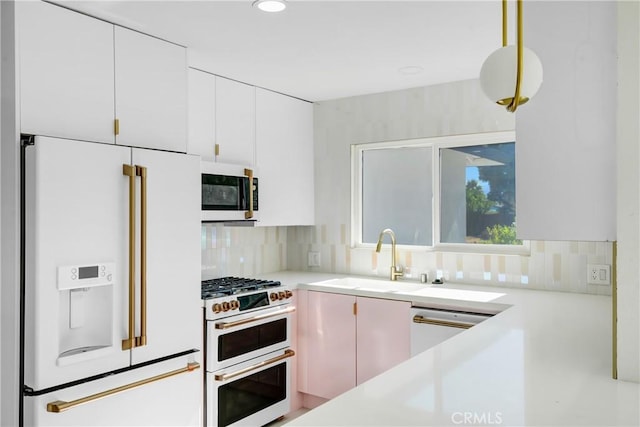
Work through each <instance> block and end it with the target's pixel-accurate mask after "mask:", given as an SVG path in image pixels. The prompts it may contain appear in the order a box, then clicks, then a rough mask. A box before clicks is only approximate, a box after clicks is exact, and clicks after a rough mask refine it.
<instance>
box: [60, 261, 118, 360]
mask: <svg viewBox="0 0 640 427" xmlns="http://www.w3.org/2000/svg"><path fill="white" fill-rule="evenodd" d="M115 277H116V275H115V264H114V263H99V264H92V265H86V264H85V265H71V266H61V267H58V290H59V298H60V312H59V313H60V316H59V319H58V330H59V349H60V354H59V356H58V361H57V363H58V365H60V366H61V365H67V364H70V363H76V362H80V361H84V360H89V359H93V358H95V357H100V356H102V355H103V354H105V353H106V352H111V351H112V350H113V348H114V313H115V311H114V303H115V301H114V282H113V281H114V278H115Z"/></svg>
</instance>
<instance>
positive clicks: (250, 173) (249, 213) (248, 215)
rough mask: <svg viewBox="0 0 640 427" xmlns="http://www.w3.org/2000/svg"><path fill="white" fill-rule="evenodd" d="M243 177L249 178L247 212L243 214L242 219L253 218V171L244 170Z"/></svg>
mask: <svg viewBox="0 0 640 427" xmlns="http://www.w3.org/2000/svg"><path fill="white" fill-rule="evenodd" d="M244 174H245V176H247V177H248V178H249V210H248V211H247V212H245V213H244V219H250V218H253V169H245V170H244Z"/></svg>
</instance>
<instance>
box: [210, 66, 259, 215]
mask: <svg viewBox="0 0 640 427" xmlns="http://www.w3.org/2000/svg"><path fill="white" fill-rule="evenodd" d="M255 91H256V89H255V87H253V86H249V85H247V84H244V83H239V82H236V81H234V80H229V79H225V78H223V77H217V76H216V93H215V99H216V105H215V110H216V118H215V126H216V142H217V144H218V145H219V149H220V151H219V154H218V156H217V158H216V161H218V162H221V163H233V164H239V165H244V166H253V165H254V164H255V141H256V134H255V132H256V127H255V123H256V108H255V106H256V98H255V93H256V92H255ZM260 185H262V182H260ZM260 191H262V188H261V189H260ZM261 208H262V207H261Z"/></svg>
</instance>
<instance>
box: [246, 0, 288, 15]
mask: <svg viewBox="0 0 640 427" xmlns="http://www.w3.org/2000/svg"><path fill="white" fill-rule="evenodd" d="M252 6H253V7H257V8H258V9H260V10H262V11H263V12H282V11H283V10H285V9H286V8H287V4H286V3H285V1H284V0H256V1H254V2H253V4H252Z"/></svg>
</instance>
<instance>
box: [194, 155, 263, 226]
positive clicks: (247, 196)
mask: <svg viewBox="0 0 640 427" xmlns="http://www.w3.org/2000/svg"><path fill="white" fill-rule="evenodd" d="M201 172H202V221H203V222H222V221H257V220H258V199H259V197H258V178H257V177H256V176H255V174H254V170H253V169H250V168H245V167H242V166H237V165H227V164H220V163H213V162H202V163H201Z"/></svg>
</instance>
